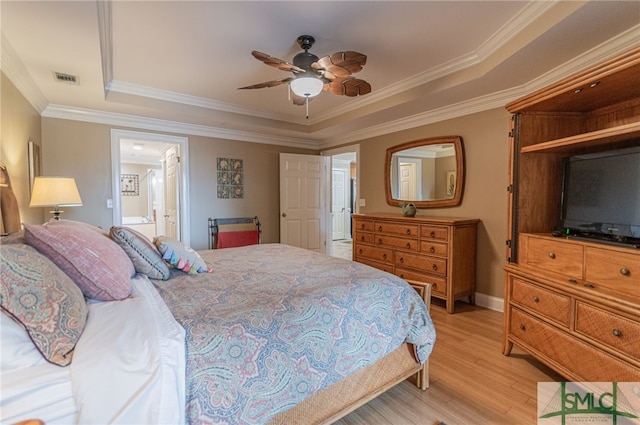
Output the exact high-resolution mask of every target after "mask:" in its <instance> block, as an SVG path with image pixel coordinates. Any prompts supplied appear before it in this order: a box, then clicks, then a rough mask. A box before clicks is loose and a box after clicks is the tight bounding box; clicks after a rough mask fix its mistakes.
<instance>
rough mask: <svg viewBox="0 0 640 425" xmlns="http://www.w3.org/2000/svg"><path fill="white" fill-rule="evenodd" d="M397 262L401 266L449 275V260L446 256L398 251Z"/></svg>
mask: <svg viewBox="0 0 640 425" xmlns="http://www.w3.org/2000/svg"><path fill="white" fill-rule="evenodd" d="M395 264H396V266H400V267H409V268H412V269H419V270H424V271H427V272H429V273H436V274H439V275H443V276H446V275H447V260H446V259H445V258H438V257H431V256H428V255H419V254H411V253H409V252H398V253H397V255H396V261H395Z"/></svg>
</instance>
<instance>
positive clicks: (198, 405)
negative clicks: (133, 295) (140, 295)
mask: <svg viewBox="0 0 640 425" xmlns="http://www.w3.org/2000/svg"><path fill="white" fill-rule="evenodd" d="M199 253H200V255H201V256H202V257H203V259H204V260H205V261H206V263H207V265H208V266H209V267H210V268H212V269H213V272H212V273H202V274H198V275H188V274H185V273H182V272H178V271H172V277H171V279H169V280H168V281H153V282H154V284H155V285H156V287H157V288H158V290H159V292H160V294H161V295H162V298H163V299H164V300H165V303H166V304H167V305H168V307H169V309H170V310H171V312H172V313H173V315H174V317H175V318H176V320H177V321H178V322H179V323H180V324H181V325H182V326H183V327H184V328H185V331H186V350H187V376H186V397H187V400H186V403H187V404H186V416H187V422H188V423H191V424H199V423H217V424H261V423H266V422H268V421H269V420H270V419H271V418H272V417H273V416H274V415H275V414H277V413H279V412H281V411H284V410H287V409H289V408H291V407H293V406H294V405H296V404H297V403H299V402H300V401H301V400H303V399H304V398H306V397H307V396H309V395H311V394H313V393H314V392H317V391H319V390H321V389H322V388H324V387H327V386H329V385H330V384H332V383H334V382H336V381H338V380H340V379H342V378H344V377H345V376H347V375H349V374H350V373H352V372H354V371H355V370H357V369H359V368H362V367H364V366H367V365H369V364H372V363H374V362H375V361H376V360H378V359H379V358H381V357H383V356H385V355H386V354H388V353H389V352H391V351H393V350H394V349H395V348H397V347H398V346H400V345H401V344H402V343H403V342H405V341H407V342H410V343H412V344H414V345H415V346H416V352H417V355H418V358H419V360H420V361H421V362H424V361H426V359H427V357H428V356H429V354H430V353H431V350H432V348H433V344H434V342H435V329H434V327H433V323H432V322H431V318H430V317H429V315H428V312H427V310H426V307H425V305H424V303H423V301H422V299H421V298H420V297H419V296H418V294H417V293H416V291H415V290H413V289H412V288H411V286H409V285H408V284H407V283H406V282H405V281H403V280H402V279H400V278H397V277H395V276H393V275H391V274H388V273H385V272H381V271H379V270H375V269H373V268H370V267H368V266H365V265H363V264H360V263H355V262H351V261H346V260H342V259H338V258H333V257H328V256H326V255H323V254H318V253H314V252H311V251H308V250H303V249H299V248H295V247H291V246H287V245H280V244H264V245H252V246H249V247H241V248H230V249H221V250H212V251H199Z"/></svg>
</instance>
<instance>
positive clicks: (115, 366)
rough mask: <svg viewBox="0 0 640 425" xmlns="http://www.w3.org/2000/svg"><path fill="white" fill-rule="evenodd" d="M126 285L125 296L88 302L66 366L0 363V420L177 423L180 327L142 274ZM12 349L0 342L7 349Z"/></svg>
mask: <svg viewBox="0 0 640 425" xmlns="http://www.w3.org/2000/svg"><path fill="white" fill-rule="evenodd" d="M133 284H134V291H133V294H132V296H131V298H128V299H126V300H123V301H112V302H96V303H91V304H90V305H89V316H88V319H87V324H86V326H85V329H84V331H83V333H82V336H81V337H80V340H79V341H78V344H77V345H76V349H75V352H74V355H73V361H72V362H71V365H70V366H68V367H60V366H56V365H53V364H50V363H47V362H46V361H44V360H43V361H41V362H40V361H38V362H34V361H31V363H30V364H28V365H27V367H23V365H18V366H19V367H15V366H12V367H14V368H12V369H4V368H3V370H2V374H1V376H0V378H1V381H2V382H1V384H2V385H1V387H0V389H1V399H0V419H1V422H2V424H11V423H15V422H18V421H21V420H25V419H36V418H37V419H41V420H43V421H45V423H47V425H50V424H54V425H55V424H101V425H102V424H182V423H184V420H185V419H184V418H185V415H184V409H185V343H184V341H185V332H184V329H183V328H182V327H181V326H180V325H179V324H178V323H177V322H176V321H175V319H174V318H173V316H172V314H171V312H170V311H169V309H168V308H167V306H166V305H165V303H164V301H163V300H162V298H161V297H160V295H159V294H158V292H157V291H156V289H155V287H154V286H153V284H152V283H151V282H150V281H149V280H148V279H147V278H146V277H145V276H142V275H137V276H136V277H135V278H134V279H133ZM8 320H9V321H11V319H8ZM5 323H6V321H5V320H3V324H5ZM15 326H18V325H15ZM3 328H4V326H3ZM5 330H6V331H9V330H11V331H15V329H14V328H11V329H10V328H6V329H3V333H4V331H5ZM20 330H21V331H22V332H24V329H20ZM25 335H26V333H25ZM27 338H28V337H27ZM4 343H5V341H3V345H4ZM16 346H17V344H16ZM23 351H24V350H23ZM18 352H19V350H16V349H13V347H4V346H3V347H2V354H6V355H7V356H8V355H13V354H15V353H18ZM31 354H33V353H31ZM38 355H39V354H38ZM40 358H42V357H41V356H40Z"/></svg>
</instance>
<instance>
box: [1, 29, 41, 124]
mask: <svg viewBox="0 0 640 425" xmlns="http://www.w3.org/2000/svg"><path fill="white" fill-rule="evenodd" d="M0 43H1V44H0V49H1V51H2V60H1V61H0V64H1V65H2V66H1V68H2V72H4V74H5V75H6V76H7V78H9V80H11V82H12V83H13V85H14V86H16V88H17V89H18V91H19V92H20V93H22V95H23V96H24V97H25V99H27V101H28V102H29V103H30V104H31V106H33V107H34V108H35V110H36V111H38V113H39V114H42V111H44V109H45V108H46V107H47V105H48V104H49V101H48V100H47V98H46V97H44V94H42V92H41V91H40V89H39V88H38V86H37V85H36V83H35V81H33V78H31V74H29V71H28V70H27V68H26V67H25V66H24V64H23V63H22V61H21V60H20V57H19V56H18V54H17V53H16V51H15V50H14V49H13V46H12V45H11V43H9V40H7V38H6V37H5V36H4V34H2V40H1V41H0Z"/></svg>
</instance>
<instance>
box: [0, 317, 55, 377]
mask: <svg viewBox="0 0 640 425" xmlns="http://www.w3.org/2000/svg"><path fill="white" fill-rule="evenodd" d="M0 341H2V344H0V366H1V369H2V372H6V371H9V370H12V369H19V368H22V367H30V366H35V365H38V364H40V363H46V360H45V359H44V357H42V354H40V352H39V351H38V349H37V348H36V346H35V344H34V343H33V341H31V338H29V334H28V333H27V331H26V330H25V329H24V328H23V327H22V325H20V324H19V323H18V322H16V321H15V320H13V319H12V318H11V317H9V315H8V314H7V313H5V312H4V311H3V312H2V313H0Z"/></svg>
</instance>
